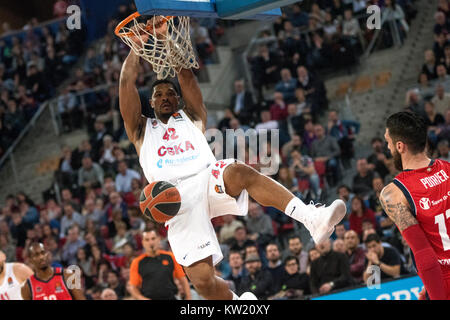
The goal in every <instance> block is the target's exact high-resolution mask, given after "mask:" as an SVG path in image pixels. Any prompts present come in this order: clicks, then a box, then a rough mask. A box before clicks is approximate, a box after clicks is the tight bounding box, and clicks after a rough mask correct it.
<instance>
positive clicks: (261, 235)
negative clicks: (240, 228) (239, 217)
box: [245, 200, 274, 247]
mask: <svg viewBox="0 0 450 320" xmlns="http://www.w3.org/2000/svg"><path fill="white" fill-rule="evenodd" d="M245 218H246V226H247V230H248V238H249V239H250V240H253V241H255V242H257V243H258V245H259V246H260V247H265V246H266V245H267V243H269V241H271V240H272V239H273V237H274V230H273V225H272V219H270V217H269V216H268V215H267V214H265V213H264V210H263V209H262V208H261V206H260V205H259V204H258V203H256V202H255V201H252V200H250V201H249V205H248V215H247V216H246V217H245Z"/></svg>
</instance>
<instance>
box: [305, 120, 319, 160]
mask: <svg viewBox="0 0 450 320" xmlns="http://www.w3.org/2000/svg"><path fill="white" fill-rule="evenodd" d="M315 140H317V137H316V134H315V132H314V123H313V121H312V119H307V120H306V121H305V133H304V134H303V139H302V141H303V144H304V145H305V146H306V149H307V150H308V153H307V154H308V155H311V146H312V143H313V142H314V141H315Z"/></svg>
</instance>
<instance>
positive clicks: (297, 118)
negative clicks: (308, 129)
mask: <svg viewBox="0 0 450 320" xmlns="http://www.w3.org/2000/svg"><path fill="white" fill-rule="evenodd" d="M287 113H288V116H287V117H286V119H284V120H283V121H280V131H281V132H280V133H283V137H286V138H287V139H289V140H291V139H292V137H293V136H294V135H297V136H303V134H304V131H305V128H304V127H305V117H304V116H303V115H301V114H300V113H299V111H298V109H297V106H296V105H295V104H294V103H290V104H288V105H287ZM280 139H281V137H280ZM289 140H288V141H289Z"/></svg>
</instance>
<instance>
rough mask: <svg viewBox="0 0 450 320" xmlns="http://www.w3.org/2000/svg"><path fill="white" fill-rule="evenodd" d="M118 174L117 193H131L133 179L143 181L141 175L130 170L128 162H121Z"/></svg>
mask: <svg viewBox="0 0 450 320" xmlns="http://www.w3.org/2000/svg"><path fill="white" fill-rule="evenodd" d="M117 167H118V171H119V172H118V173H117V175H116V191H117V192H122V193H127V192H131V182H132V181H133V179H138V180H140V179H141V175H140V174H139V173H138V172H137V171H135V170H133V169H129V168H128V165H127V163H126V161H123V160H122V161H119V163H118V166H117Z"/></svg>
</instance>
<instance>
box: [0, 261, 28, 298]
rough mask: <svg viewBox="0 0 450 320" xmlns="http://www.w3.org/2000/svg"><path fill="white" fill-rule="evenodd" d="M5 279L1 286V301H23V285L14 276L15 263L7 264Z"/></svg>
mask: <svg viewBox="0 0 450 320" xmlns="http://www.w3.org/2000/svg"><path fill="white" fill-rule="evenodd" d="M4 268H5V277H4V278H3V283H1V284H0V300H23V299H22V293H21V287H22V286H21V284H20V283H19V281H18V280H17V278H16V276H15V275H14V263H5V267H4Z"/></svg>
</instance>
